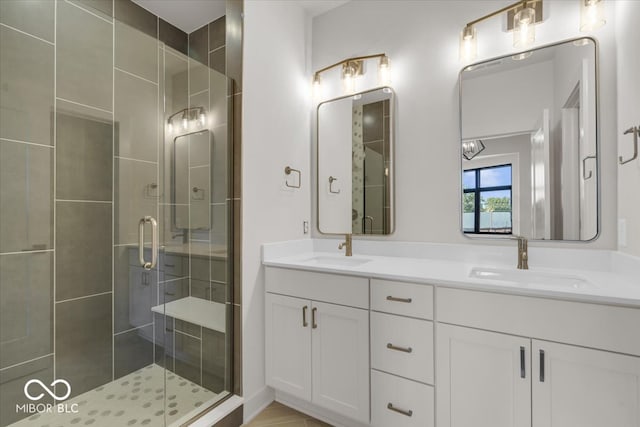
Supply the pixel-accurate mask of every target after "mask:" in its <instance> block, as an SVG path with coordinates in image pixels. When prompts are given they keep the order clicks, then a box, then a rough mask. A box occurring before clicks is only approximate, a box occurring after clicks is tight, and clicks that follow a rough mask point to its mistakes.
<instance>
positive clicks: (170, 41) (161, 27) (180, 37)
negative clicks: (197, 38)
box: [158, 19, 189, 55]
mask: <svg viewBox="0 0 640 427" xmlns="http://www.w3.org/2000/svg"><path fill="white" fill-rule="evenodd" d="M158 39H159V40H160V41H161V42H163V43H164V44H166V45H167V46H170V47H171V48H173V49H175V50H177V51H178V52H180V53H183V54H185V55H186V54H187V51H188V47H189V36H188V35H187V33H185V32H184V31H182V30H180V29H178V28H176V27H174V26H173V25H171V24H169V23H168V22H167V21H165V20H164V19H158Z"/></svg>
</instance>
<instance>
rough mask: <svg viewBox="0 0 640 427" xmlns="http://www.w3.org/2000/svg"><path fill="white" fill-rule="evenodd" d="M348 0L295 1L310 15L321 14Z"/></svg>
mask: <svg viewBox="0 0 640 427" xmlns="http://www.w3.org/2000/svg"><path fill="white" fill-rule="evenodd" d="M349 1H350V0H298V1H297V3H298V4H299V5H300V6H302V7H303V8H304V9H305V10H306V11H307V13H309V15H311V16H318V15H322V14H323V13H325V12H328V11H329V10H331V9H335V8H336V7H338V6H342V5H343V4H345V3H348V2H349Z"/></svg>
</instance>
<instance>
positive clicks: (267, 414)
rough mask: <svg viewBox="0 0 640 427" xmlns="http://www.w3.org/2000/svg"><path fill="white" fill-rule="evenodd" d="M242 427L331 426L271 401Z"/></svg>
mask: <svg viewBox="0 0 640 427" xmlns="http://www.w3.org/2000/svg"><path fill="white" fill-rule="evenodd" d="M243 427H331V424H327V423H324V422H322V421H319V420H316V419H315V418H311V417H310V416H308V415H305V414H303V413H302V412H298V411H296V410H295V409H291V408H289V407H288V406H284V405H283V404H282V403H278V402H273V403H272V404H271V405H269V406H267V407H266V408H264V410H263V411H262V412H260V413H259V414H258V416H257V417H255V418H254V419H253V420H251V422H250V423H248V424H243Z"/></svg>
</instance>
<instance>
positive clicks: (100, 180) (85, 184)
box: [56, 101, 113, 201]
mask: <svg viewBox="0 0 640 427" xmlns="http://www.w3.org/2000/svg"><path fill="white" fill-rule="evenodd" d="M111 117H112V116H111V114H109V113H103V112H101V111H98V110H95V109H89V108H84V107H81V106H78V105H75V104H71V103H68V102H64V101H59V102H58V110H57V112H56V149H57V152H56V185H57V187H56V197H57V199H58V200H60V199H62V200H93V201H111V198H112V192H113V181H112V170H113V168H112V161H113V159H112V157H113V121H112V120H111Z"/></svg>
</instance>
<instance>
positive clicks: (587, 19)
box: [580, 0, 607, 31]
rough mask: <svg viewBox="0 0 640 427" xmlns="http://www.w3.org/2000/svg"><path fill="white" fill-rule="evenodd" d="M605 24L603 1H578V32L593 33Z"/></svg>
mask: <svg viewBox="0 0 640 427" xmlns="http://www.w3.org/2000/svg"><path fill="white" fill-rule="evenodd" d="M606 22H607V21H606V20H605V19H604V1H603V0H580V31H593V30H595V29H598V28H600V27H602V26H603V25H604V24H606Z"/></svg>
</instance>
